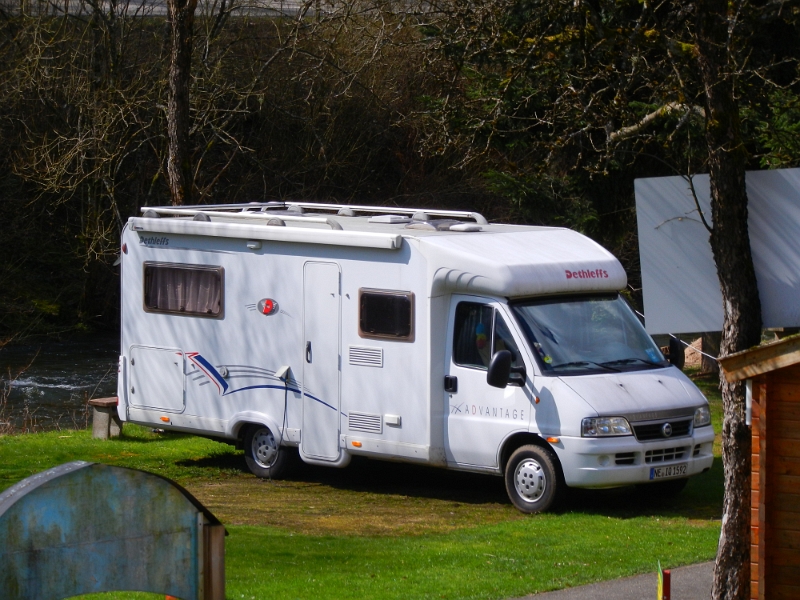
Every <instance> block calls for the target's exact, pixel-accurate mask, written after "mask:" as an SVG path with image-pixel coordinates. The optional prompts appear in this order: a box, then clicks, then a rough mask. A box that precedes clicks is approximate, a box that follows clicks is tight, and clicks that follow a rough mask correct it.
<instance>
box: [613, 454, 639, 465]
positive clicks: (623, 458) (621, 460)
mask: <svg viewBox="0 0 800 600" xmlns="http://www.w3.org/2000/svg"><path fill="white" fill-rule="evenodd" d="M614 462H615V463H616V464H618V465H632V464H633V463H634V462H636V453H635V452H619V453H617V454H615V455H614Z"/></svg>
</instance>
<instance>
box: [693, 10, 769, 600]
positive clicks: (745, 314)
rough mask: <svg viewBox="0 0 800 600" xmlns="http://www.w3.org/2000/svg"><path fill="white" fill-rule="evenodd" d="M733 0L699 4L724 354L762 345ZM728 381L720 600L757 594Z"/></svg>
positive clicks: (746, 435) (740, 390)
mask: <svg viewBox="0 0 800 600" xmlns="http://www.w3.org/2000/svg"><path fill="white" fill-rule="evenodd" d="M727 14H728V5H727V2H726V0H700V1H699V2H698V3H697V50H698V63H699V67H700V75H701V77H702V81H703V86H704V88H705V96H706V106H705V110H706V142H707V145H708V151H709V162H708V165H709V178H710V183H711V216H712V219H713V227H714V228H713V231H712V233H711V250H712V252H713V254H714V262H715V263H716V266H717V275H718V277H719V283H720V288H721V291H722V303H723V312H724V321H723V330H722V344H721V347H720V355H721V356H726V355H728V354H731V353H733V352H738V351H740V350H744V349H746V348H749V347H751V346H754V345H757V344H758V343H759V341H760V339H761V303H760V301H759V297H758V288H757V287H756V275H755V269H754V268H753V257H752V255H751V253H750V238H749V235H748V231H747V190H746V188H745V164H746V153H745V149H744V146H743V144H742V140H741V133H740V123H739V109H738V105H737V104H736V99H735V97H734V88H733V83H734V82H733V76H732V74H731V73H730V72H729V71H728V69H729V66H730V65H729V62H728V48H727V43H728V18H727ZM720 382H721V385H722V405H723V413H724V415H723V423H722V465H723V468H724V470H725V499H724V502H723V512H722V531H721V532H720V539H719V548H718V549H717V563H716V568H715V571H714V586H713V591H712V597H713V598H714V600H723V599H725V600H734V599H735V600H745V599H746V598H749V597H750V430H749V428H748V427H747V425H745V407H744V405H745V402H744V396H745V389H744V383H743V382H739V383H735V384H730V383H727V382H726V381H725V379H724V377H722V376H720Z"/></svg>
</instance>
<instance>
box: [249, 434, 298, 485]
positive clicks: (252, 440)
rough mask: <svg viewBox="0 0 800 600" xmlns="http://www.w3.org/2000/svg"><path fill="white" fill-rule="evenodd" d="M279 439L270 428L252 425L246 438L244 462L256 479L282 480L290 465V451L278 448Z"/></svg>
mask: <svg viewBox="0 0 800 600" xmlns="http://www.w3.org/2000/svg"><path fill="white" fill-rule="evenodd" d="M278 441H279V440H278V438H277V437H275V435H273V433H272V431H270V429H269V428H268V427H264V426H263V425H251V426H250V427H248V428H247V431H246V433H245V436H244V460H245V462H246V463H247V468H248V469H250V472H251V473H252V474H253V475H255V476H256V477H265V478H269V479H280V478H281V476H283V475H284V474H285V473H286V471H287V468H288V467H289V464H290V462H291V457H290V456H289V449H288V448H285V447H282V446H278Z"/></svg>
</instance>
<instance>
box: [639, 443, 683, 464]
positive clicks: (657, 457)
mask: <svg viewBox="0 0 800 600" xmlns="http://www.w3.org/2000/svg"><path fill="white" fill-rule="evenodd" d="M688 449H689V446H680V447H678V448H661V449H660V450H648V451H647V452H645V453H644V462H646V463H660V462H668V461H670V460H680V459H682V458H683V455H684V454H686V451H687V450H688Z"/></svg>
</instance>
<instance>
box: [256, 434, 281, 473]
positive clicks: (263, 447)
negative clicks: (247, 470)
mask: <svg viewBox="0 0 800 600" xmlns="http://www.w3.org/2000/svg"><path fill="white" fill-rule="evenodd" d="M277 453H278V444H276V443H275V436H273V435H272V432H271V431H268V430H261V431H259V432H258V433H257V434H256V435H254V436H253V456H254V457H255V458H256V460H257V461H258V462H259V463H260V464H261V466H262V467H271V466H272V461H273V460H275V455H276V454H277Z"/></svg>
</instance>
